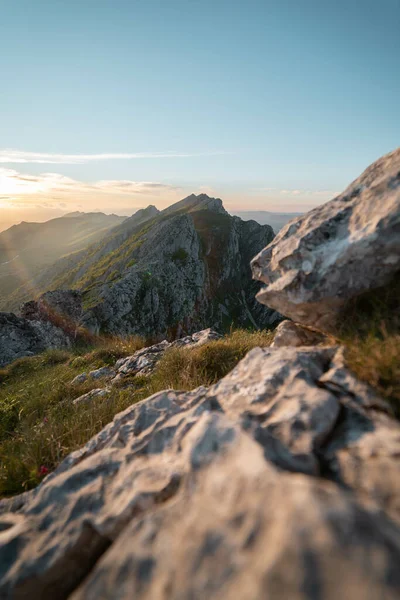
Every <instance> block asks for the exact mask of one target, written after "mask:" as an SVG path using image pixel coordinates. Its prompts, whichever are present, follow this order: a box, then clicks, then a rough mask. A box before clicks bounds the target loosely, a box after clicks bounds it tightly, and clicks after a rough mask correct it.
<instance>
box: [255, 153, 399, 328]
mask: <svg viewBox="0 0 400 600" xmlns="http://www.w3.org/2000/svg"><path fill="white" fill-rule="evenodd" d="M399 231H400V149H398V150H395V151H394V152H392V153H390V154H387V155H386V156H384V157H383V158H380V159H379V160H378V161H376V162H375V163H374V164H372V165H371V166H370V167H369V168H368V169H367V170H366V171H364V173H363V174H362V175H361V176H360V177H359V178H358V179H356V180H355V181H354V182H353V183H352V184H351V185H350V186H349V187H348V188H347V189H346V190H345V191H344V192H343V194H341V195H340V196H338V197H337V198H335V199H334V200H332V201H331V202H328V203H326V204H323V205H322V206H318V207H317V208H315V209H314V210H312V211H311V212H309V213H307V214H306V215H304V216H302V217H299V218H297V219H295V220H294V221H292V222H291V223H289V224H288V225H286V227H284V228H283V229H282V231H280V233H279V234H278V235H277V236H276V238H275V239H274V240H273V241H272V243H271V244H269V246H267V247H266V248H265V249H264V250H262V252H260V253H259V254H258V256H256V257H255V258H254V259H253V261H252V269H253V276H254V278H255V279H258V280H260V281H263V282H264V283H265V284H266V287H265V288H264V289H262V290H261V291H260V292H259V293H258V295H257V298H258V300H259V301H260V302H262V303H263V304H266V305H267V306H269V307H271V308H275V309H276V310H279V312H280V313H282V314H283V315H285V316H287V317H290V318H291V319H293V320H295V321H299V322H300V323H305V324H308V325H314V326H316V327H319V328H321V329H328V330H332V329H334V328H335V325H336V322H337V317H338V314H339V313H340V311H341V309H342V308H343V307H344V305H345V304H346V302H347V301H348V300H349V299H351V298H353V297H354V296H357V295H358V294H360V293H361V292H364V291H366V290H370V289H372V288H376V287H379V286H382V285H385V284H386V283H388V282H389V281H390V280H391V279H392V278H393V277H394V276H395V274H396V272H397V271H398V270H399V269H400V235H399Z"/></svg>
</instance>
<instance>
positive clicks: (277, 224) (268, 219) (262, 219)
mask: <svg viewBox="0 0 400 600" xmlns="http://www.w3.org/2000/svg"><path fill="white" fill-rule="evenodd" d="M233 214H234V215H237V216H238V217H240V218H241V219H243V220H244V221H248V220H250V219H253V220H254V221H257V223H260V225H266V224H267V225H271V227H272V229H273V230H274V232H275V233H278V231H279V230H280V229H282V227H283V226H284V225H286V223H289V221H291V220H292V219H295V218H296V217H300V216H301V215H302V214H303V213H301V212H295V213H276V212H270V211H267V210H248V211H237V212H234V213H233Z"/></svg>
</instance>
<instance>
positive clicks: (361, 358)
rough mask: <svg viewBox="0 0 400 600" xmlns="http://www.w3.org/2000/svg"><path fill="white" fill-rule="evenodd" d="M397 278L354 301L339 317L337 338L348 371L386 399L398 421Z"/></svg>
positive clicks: (399, 323) (399, 341) (399, 331)
mask: <svg viewBox="0 0 400 600" xmlns="http://www.w3.org/2000/svg"><path fill="white" fill-rule="evenodd" d="M399 299H400V277H399V275H397V276H395V277H394V278H393V280H392V282H391V283H390V284H389V285H387V286H385V287H382V288H378V289H376V290H374V291H372V292H366V293H365V294H362V295H360V296H359V297H358V298H356V299H355V300H353V301H352V302H351V303H350V304H349V305H348V306H347V307H346V310H345V311H344V313H343V315H341V319H340V323H341V326H340V329H339V331H338V339H339V341H340V342H341V343H343V344H344V345H345V346H346V354H345V356H346V360H347V364H348V366H349V367H350V368H351V370H352V371H353V372H354V373H355V374H356V375H357V376H358V377H359V378H360V379H361V380H363V381H365V382H367V383H369V384H370V385H371V386H372V387H374V388H375V389H376V391H377V392H378V394H380V395H381V396H382V397H383V398H385V399H386V400H388V402H389V403H390V404H391V406H392V409H393V412H394V414H395V415H396V416H397V418H399V419H400V311H399Z"/></svg>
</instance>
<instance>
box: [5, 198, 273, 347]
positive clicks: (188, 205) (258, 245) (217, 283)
mask: <svg viewBox="0 0 400 600" xmlns="http://www.w3.org/2000/svg"><path fill="white" fill-rule="evenodd" d="M77 218H78V219H79V218H80V217H78V216H77V217H74V216H73V217H71V216H70V217H69V218H68V219H65V218H64V219H63V222H64V223H66V222H67V221H71V220H75V219H77ZM97 235H98V238H99V239H97V240H96V241H95V242H93V243H91V244H89V245H87V246H86V247H85V248H83V249H80V250H76V251H75V252H71V253H69V254H66V255H64V256H62V257H61V258H58V260H53V262H52V263H51V264H49V265H47V266H46V267H42V268H41V270H40V272H37V274H36V275H35V276H34V277H33V278H31V279H30V281H29V282H28V284H24V285H21V286H19V287H18V288H17V289H15V290H14V292H13V293H12V294H10V295H9V297H8V300H7V301H6V302H5V308H7V309H8V310H14V311H15V310H16V309H17V307H18V306H19V305H20V304H21V302H23V301H25V300H29V299H31V298H32V297H34V296H36V295H37V294H38V293H39V292H45V291H47V290H55V289H64V290H65V289H75V290H79V291H80V292H81V294H82V301H83V317H82V325H84V326H85V327H86V328H88V329H89V330H90V331H92V332H94V333H107V334H119V335H121V334H122V335H127V334H132V333H138V334H141V335H169V336H171V337H177V336H179V335H181V334H182V333H186V332H189V333H190V332H192V331H196V330H199V329H201V328H202V327H206V326H207V327H208V326H210V325H211V326H213V327H215V328H217V329H219V330H226V329H228V328H229V327H230V326H231V325H232V324H236V325H240V326H250V327H266V326H268V325H269V324H270V323H272V322H273V321H274V320H276V319H277V313H275V312H274V311H271V310H270V309H268V308H267V307H263V306H261V305H260V304H259V303H257V302H256V301H255V294H256V292H257V291H258V289H259V284H258V283H256V282H254V281H252V279H251V271H250V267H249V262H250V259H251V258H252V257H253V256H254V255H255V254H256V253H257V252H258V251H259V250H260V249H262V248H263V247H264V246H266V245H267V244H268V243H269V242H270V241H271V240H272V239H273V237H274V232H273V230H272V228H271V227H270V226H269V225H260V224H259V223H257V222H256V221H253V220H250V221H243V220H242V219H240V218H239V217H237V216H231V215H230V214H229V213H228V212H227V211H226V210H225V208H224V207H223V204H222V201H221V200H220V199H218V198H210V197H209V196H207V195H206V194H200V195H197V196H196V195H195V194H191V195H190V196H188V197H187V198H184V199H183V200H181V201H180V202H177V203H176V204H174V205H172V206H169V207H168V208H166V209H165V210H163V211H161V212H160V211H159V210H158V209H157V208H156V207H155V206H148V207H147V208H145V209H141V210H139V211H137V212H136V213H135V214H134V215H133V216H132V217H129V218H127V219H125V220H123V221H122V222H120V223H119V224H117V225H116V226H114V227H113V228H111V229H108V230H107V231H104V230H103V231H102V232H101V233H100V231H98V232H97ZM55 258H57V257H55Z"/></svg>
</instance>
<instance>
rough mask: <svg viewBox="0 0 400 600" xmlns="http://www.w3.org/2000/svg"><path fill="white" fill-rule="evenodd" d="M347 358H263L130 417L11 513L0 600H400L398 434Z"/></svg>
mask: <svg viewBox="0 0 400 600" xmlns="http://www.w3.org/2000/svg"><path fill="white" fill-rule="evenodd" d="M341 352H342V351H341V349H337V348H335V347H309V348H305V347H302V348H266V349H260V348H258V349H254V350H252V351H251V352H249V353H248V355H247V356H246V357H245V358H244V359H243V360H242V361H241V362H240V363H239V364H238V365H237V367H236V368H235V369H234V370H233V371H232V372H231V373H230V374H228V375H227V376H226V377H225V378H224V379H222V380H221V381H220V382H219V383H217V384H216V385H214V386H212V387H210V388H209V389H206V388H199V389H197V390H194V391H192V392H176V391H165V392H159V393H157V394H155V395H154V396H152V397H151V398H148V399H147V400H144V401H142V402H140V403H138V404H135V405H133V406H131V407H130V408H128V409H127V410H126V411H124V412H123V413H120V414H119V415H117V416H116V417H115V418H114V420H113V422H112V423H110V424H109V425H107V426H106V427H105V428H104V429H103V430H102V431H101V432H100V433H99V434H98V435H97V436H95V437H94V438H92V439H91V440H90V441H89V442H88V443H87V444H86V445H85V446H84V447H83V448H82V449H80V450H79V451H77V452H74V453H72V454H71V455H69V456H68V457H67V458H66V459H65V460H64V461H63V462H62V463H61V464H60V466H59V467H58V468H57V469H56V471H55V472H54V473H52V474H50V475H48V476H47V477H46V478H45V479H44V481H43V482H42V484H41V485H40V486H38V487H37V488H36V489H35V490H32V491H31V492H28V493H26V494H23V495H22V496H21V497H17V498H12V499H7V500H3V501H2V502H1V503H0V515H1V516H0V597H1V598H4V599H7V598H10V599H11V598H41V600H50V599H51V600H53V599H54V598H70V599H71V600H83V599H85V600H92V599H93V600H100V599H101V600H108V599H109V600H111V599H112V600H123V599H127V600H128V599H129V600H130V599H131V598H133V597H134V598H135V599H136V600H150V599H151V600H156V599H158V598H160V599H161V598H163V599H164V598H168V599H173V598H174V599H182V600H183V599H189V598H191V599H192V598H193V599H197V598H199V599H200V598H209V599H214V598H215V599H220V598H224V599H225V598H226V599H228V600H234V599H235V600H236V599H237V598H241V599H244V600H262V599H264V598H293V599H298V600H306V599H307V600H315V598H324V600H325V599H326V600H336V599H337V598H340V597H343V598H350V597H351V598H353V599H354V600H375V599H376V598H385V599H390V600H391V599H395V598H398V596H399V593H400V571H399V569H398V564H399V560H400V504H399V498H400V464H399V461H398V456H399V452H400V426H399V423H398V422H396V421H394V420H393V419H392V418H391V416H390V414H388V413H387V412H385V408H384V403H381V402H380V401H379V398H376V397H375V399H374V393H373V392H372V391H370V390H369V389H367V388H366V386H364V385H363V384H359V382H357V380H356V379H355V378H354V377H353V376H352V374H351V373H349V372H348V371H347V370H346V368H345V367H344V366H343V362H342V353H341ZM316 475H318V476H317V477H316Z"/></svg>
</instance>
